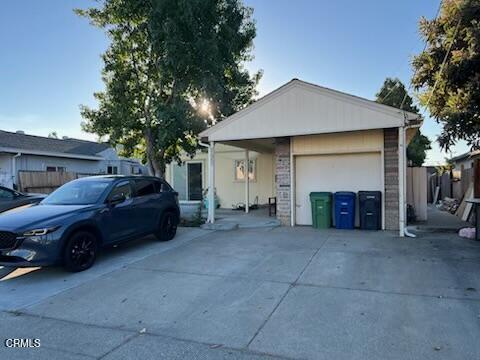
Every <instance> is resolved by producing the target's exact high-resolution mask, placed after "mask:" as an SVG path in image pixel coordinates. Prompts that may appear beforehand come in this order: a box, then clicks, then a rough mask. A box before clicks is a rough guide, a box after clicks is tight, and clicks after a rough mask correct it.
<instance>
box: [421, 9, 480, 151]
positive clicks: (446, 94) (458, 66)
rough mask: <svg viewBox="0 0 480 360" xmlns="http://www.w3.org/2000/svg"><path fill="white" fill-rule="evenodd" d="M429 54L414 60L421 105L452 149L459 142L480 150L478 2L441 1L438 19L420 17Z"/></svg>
mask: <svg viewBox="0 0 480 360" xmlns="http://www.w3.org/2000/svg"><path fill="white" fill-rule="evenodd" d="M420 32H421V34H422V36H423V38H424V39H425V41H426V44H427V46H426V48H425V51H423V52H421V53H420V54H419V55H417V56H416V57H415V58H414V60H413V63H412V64H413V68H414V70H415V73H414V76H413V79H412V84H413V85H414V88H415V89H416V90H417V91H419V98H420V101H421V104H422V105H424V106H427V108H428V110H429V112H430V114H431V115H432V116H433V117H434V118H435V119H436V120H437V121H438V122H439V123H440V124H441V125H442V126H443V131H442V133H441V135H440V136H439V138H438V142H439V144H440V146H441V147H442V148H444V149H446V150H448V149H449V148H450V147H451V146H452V145H454V144H455V143H456V142H457V141H458V140H466V141H467V143H468V144H469V145H470V146H472V147H473V148H478V147H479V146H480V143H479V139H480V0H443V2H442V7H441V11H440V14H439V16H438V17H437V18H436V19H433V20H427V19H425V18H422V19H421V20H420Z"/></svg>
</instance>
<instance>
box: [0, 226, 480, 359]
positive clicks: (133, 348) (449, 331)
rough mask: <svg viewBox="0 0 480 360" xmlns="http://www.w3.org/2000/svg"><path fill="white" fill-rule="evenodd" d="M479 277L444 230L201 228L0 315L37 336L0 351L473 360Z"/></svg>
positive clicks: (6, 323) (4, 329)
mask: <svg viewBox="0 0 480 360" xmlns="http://www.w3.org/2000/svg"><path fill="white" fill-rule="evenodd" d="M196 231H198V230H196ZM187 232H188V231H187ZM176 241H177V240H174V241H173V242H171V243H169V244H175V242H176ZM126 255H127V254H126V253H125V254H122V255H121V256H126ZM112 256H113V257H115V255H112ZM98 267H101V264H98ZM92 271H93V269H92ZM97 271H98V270H97ZM87 273H88V272H87ZM479 273H480V244H479V243H477V242H474V241H471V240H465V239H460V238H458V237H456V236H454V235H452V234H424V235H422V236H420V237H418V238H416V239H408V238H405V239H400V238H397V237H396V234H393V233H386V232H362V231H339V230H333V229H332V230H327V231H316V230H314V229H311V228H306V227H305V228H304V227H297V228H286V227H278V228H274V229H269V228H265V229H255V230H248V229H246V230H237V231H229V232H213V233H206V234H204V235H203V236H199V237H194V238H193V237H192V238H191V240H189V241H185V242H184V243H182V244H181V245H180V246H174V247H172V248H171V249H168V250H166V251H160V252H156V253H153V254H151V255H150V256H147V257H142V258H139V259H137V260H136V261H127V262H126V263H125V264H124V266H123V267H120V268H117V269H114V270H112V271H109V272H106V273H104V274H101V275H98V276H95V277H93V278H91V279H89V280H87V281H84V282H81V283H78V284H76V285H75V286H72V287H68V288H66V289H64V290H63V291H60V292H57V293H55V294H52V295H51V296H49V297H43V298H42V299H39V301H37V302H25V303H23V304H20V305H21V306H18V307H17V306H13V307H11V308H9V309H13V308H15V309H16V311H4V312H2V313H0V322H1V324H2V326H1V327H0V337H1V338H3V339H6V338H13V337H21V338H39V339H40V340H41V344H42V346H41V347H40V348H38V349H9V348H1V349H0V359H19V358H21V359H30V358H31V359H92V358H97V359H132V358H137V359H186V358H201V359H267V358H269V359H270V358H280V359H285V358H287V359H291V358H294V359H305V358H307V359H382V360H383V359H449V360H451V359H479V358H480V342H479V341H478V339H479V337H480V276H478V274H479ZM33 274H34V273H32V274H27V275H24V277H25V279H28V278H30V277H31V276H33ZM39 274H41V273H39ZM36 276H37V277H36V278H35V280H36V281H35V282H37V281H41V279H42V276H39V275H36ZM69 276H72V275H65V274H63V273H60V272H57V273H56V276H54V275H52V274H50V275H48V276H47V279H48V281H47V282H46V283H44V284H43V285H44V286H45V287H48V283H49V281H55V278H56V277H57V278H59V279H60V278H63V279H68V277H69ZM21 278H22V277H17V278H14V279H9V280H6V281H4V283H6V284H12V285H10V286H12V288H13V287H15V288H16V290H15V291H22V292H23V293H24V294H26V293H28V290H29V289H36V287H35V286H34V284H33V283H34V282H33V281H30V282H29V281H26V280H21ZM2 286H7V285H3V283H2ZM4 289H5V288H4ZM4 289H0V291H1V292H2V296H3V295H4V294H5V290H4ZM37 291H38V290H37ZM11 299H12V298H11ZM9 304H10V305H9ZM9 304H4V308H5V309H6V310H7V308H8V307H9V306H12V305H13V304H12V303H9Z"/></svg>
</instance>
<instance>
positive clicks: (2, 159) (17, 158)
mask: <svg viewBox="0 0 480 360" xmlns="http://www.w3.org/2000/svg"><path fill="white" fill-rule="evenodd" d="M19 171H59V172H64V171H68V172H74V173H79V174H88V175H90V174H92V175H93V174H123V175H131V174H142V173H147V170H146V168H145V167H144V166H143V165H142V164H141V163H140V162H139V161H138V160H136V159H126V158H122V157H120V156H118V154H117V152H116V150H115V149H114V148H112V147H111V146H110V145H109V144H107V143H97V142H93V141H86V140H79V139H71V138H67V137H63V138H62V139H57V138H50V137H43V136H36V135H28V134H25V133H24V132H23V131H17V132H8V131H3V130H0V185H3V186H7V187H13V186H14V184H15V185H16V184H17V181H18V172H19Z"/></svg>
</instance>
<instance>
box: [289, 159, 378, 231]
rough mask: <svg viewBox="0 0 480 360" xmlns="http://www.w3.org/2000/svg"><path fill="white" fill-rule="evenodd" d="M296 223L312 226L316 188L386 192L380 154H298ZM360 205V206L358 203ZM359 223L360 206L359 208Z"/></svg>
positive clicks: (296, 164)
mask: <svg viewBox="0 0 480 360" xmlns="http://www.w3.org/2000/svg"><path fill="white" fill-rule="evenodd" d="M295 188H296V189H295V191H296V193H295V203H296V223H297V224H298V225H311V224H312V213H311V207H310V197H309V195H310V192H312V191H330V192H335V191H354V192H358V191H361V190H374V191H382V194H383V190H382V162H381V155H380V153H359V154H344V155H340V154H337V155H302V156H296V157H295ZM357 206H358V205H357ZM356 218H357V220H356V223H357V226H358V209H357V216H356Z"/></svg>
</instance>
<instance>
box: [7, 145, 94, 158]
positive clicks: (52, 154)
mask: <svg viewBox="0 0 480 360" xmlns="http://www.w3.org/2000/svg"><path fill="white" fill-rule="evenodd" d="M0 152H3V153H10V154H25V155H37V156H48V157H61V158H68V159H81V160H92V161H93V160H95V161H99V160H104V158H103V157H101V156H92V155H82V154H67V153H59V152H50V151H38V150H26V149H19V148H9V147H0Z"/></svg>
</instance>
